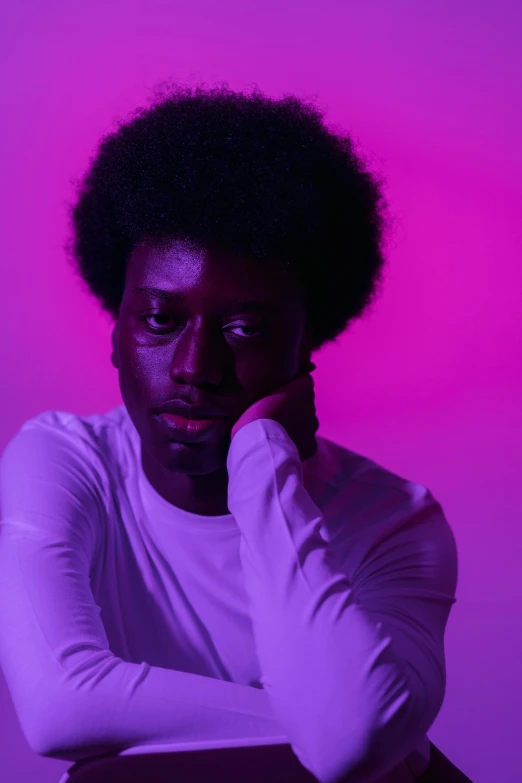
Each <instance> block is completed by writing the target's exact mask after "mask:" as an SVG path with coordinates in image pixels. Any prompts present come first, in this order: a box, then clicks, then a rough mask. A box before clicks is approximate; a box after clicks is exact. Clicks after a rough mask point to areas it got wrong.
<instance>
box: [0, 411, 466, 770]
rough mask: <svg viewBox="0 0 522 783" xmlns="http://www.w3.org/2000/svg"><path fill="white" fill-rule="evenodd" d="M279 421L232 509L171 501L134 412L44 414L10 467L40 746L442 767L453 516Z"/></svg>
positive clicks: (1, 628)
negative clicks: (438, 754) (269, 752)
mask: <svg viewBox="0 0 522 783" xmlns="http://www.w3.org/2000/svg"><path fill="white" fill-rule="evenodd" d="M317 441H318V446H319V448H318V451H317V453H316V454H315V455H314V457H312V458H311V459H309V460H307V461H306V462H305V463H301V461H300V459H299V455H298V452H297V448H296V446H295V444H294V443H293V441H292V440H291V439H290V437H289V436H288V435H287V433H286V431H285V429H284V428H283V427H282V426H281V425H280V424H278V423H277V422H275V421H272V420H270V419H262V420H257V421H254V422H251V423H249V424H248V425H246V426H245V427H243V428H242V429H241V430H240V431H239V432H238V433H236V435H235V436H234V438H233V440H232V443H231V446H230V449H229V454H228V460H227V468H228V474H229V487H228V508H229V509H230V512H231V513H230V514H227V515H223V516H213V517H210V516H199V515H197V514H193V513H189V512H187V511H184V510H182V509H179V508H177V507H175V506H173V505H172V504H170V503H168V502H167V501H166V500H165V499H164V498H163V497H161V496H160V495H159V494H158V493H157V492H156V491H155V490H154V488H153V487H152V486H151V484H150V483H149V482H148V480H147V478H146V476H145V474H144V472H143V468H142V465H141V443H140V438H139V435H138V433H137V431H136V429H135V427H134V425H133V424H132V421H131V419H130V418H129V416H128V413H127V411H126V408H125V406H124V405H121V406H118V407H116V408H114V409H113V410H111V411H109V412H108V413H105V414H94V415H91V416H87V417H81V416H77V415H75V414H72V413H66V412H62V411H48V412H45V413H42V414H40V415H39V416H36V417H35V418H33V419H30V420H29V421H27V422H26V423H25V424H23V426H22V427H21V429H20V430H19V431H18V432H17V434H16V435H15V436H14V437H13V438H12V439H11V440H10V442H9V443H8V445H7V447H6V448H5V450H4V452H3V455H2V458H1V460H0V503H1V512H2V516H1V525H0V666H1V668H2V670H3V673H4V676H5V680H6V682H7V686H8V688H9V691H10V694H11V697H12V700H13V704H14V707H15V710H16V713H17V716H18V719H19V721H20V725H21V728H22V731H23V732H24V735H25V737H26V739H27V741H28V743H29V745H30V746H31V748H32V749H33V750H34V751H35V752H37V753H39V754H40V755H45V756H51V757H56V758H61V759H66V760H73V761H74V760H77V759H81V758H86V757H88V756H92V755H95V754H98V753H105V752H108V751H111V750H113V751H114V752H118V751H120V750H122V749H125V748H129V747H131V746H143V745H154V744H156V745H157V744H162V743H170V744H172V743H177V744H178V745H179V747H183V746H188V745H187V743H194V742H205V741H207V742H210V741H215V742H216V743H217V744H218V745H219V744H222V745H227V744H230V745H232V744H234V743H235V742H237V741H238V740H241V741H245V740H246V741H247V742H252V743H257V742H260V741H261V742H267V743H270V742H276V743H277V742H280V743H290V744H291V747H292V749H293V751H294V752H295V754H296V755H297V757H298V758H299V759H300V761H301V762H302V764H303V765H304V766H305V767H307V768H308V769H309V770H310V771H311V772H312V774H314V775H315V776H316V777H317V778H318V780H320V781H321V782H322V783H331V782H333V781H337V780H339V779H340V778H341V777H342V776H343V775H347V776H348V777H347V778H346V780H347V781H353V783H358V781H367V780H376V781H377V780H379V777H380V776H381V775H384V774H385V773H386V772H387V771H388V770H390V769H392V768H393V767H394V766H395V765H397V764H399V763H400V762H401V760H405V761H406V764H407V765H408V766H409V767H410V768H411V769H412V771H413V773H414V774H419V773H420V772H421V771H422V770H423V768H424V767H425V765H426V763H427V758H428V752H429V741H428V739H427V736H426V732H427V730H428V729H429V728H430V726H431V725H432V723H433V721H434V720H435V718H436V716H437V714H438V712H439V710H440V708H441V705H442V702H443V698H444V693H445V683H446V671H445V655H444V632H445V627H446V623H447V620H448V617H449V613H450V609H451V606H452V605H453V604H454V603H455V600H456V599H455V591H456V586H457V548H456V542H455V538H454V535H453V533H452V530H451V528H450V526H449V524H448V522H447V520H446V519H445V516H444V513H443V511H442V509H441V506H440V504H439V503H438V502H437V501H436V500H435V499H434V497H433V495H432V494H431V493H430V492H429V490H427V489H426V488H425V487H423V486H421V485H420V484H417V483H413V482H411V481H407V480H405V479H403V478H400V477H399V476H397V475H395V474H393V473H391V472H390V471H388V470H386V469H385V468H383V467H381V466H379V465H378V464H377V463H375V462H374V461H372V460H370V459H367V458H365V457H363V456H361V455H359V454H356V453H355V452H353V451H350V450H348V449H346V448H344V447H342V446H340V445H337V444H335V443H333V442H331V441H329V440H327V439H325V438H322V437H320V436H318V437H317Z"/></svg>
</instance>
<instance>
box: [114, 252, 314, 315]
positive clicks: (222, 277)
mask: <svg viewBox="0 0 522 783" xmlns="http://www.w3.org/2000/svg"><path fill="white" fill-rule="evenodd" d="M126 284H127V285H126V287H127V288H128V289H130V291H131V292H132V291H134V290H135V288H136V287H154V288H160V289H163V290H167V291H172V292H176V291H186V292H190V291H192V290H194V291H196V290H197V291H198V292H203V291H204V289H207V290H209V291H210V292H211V293H212V296H213V298H218V297H219V296H220V294H223V295H225V296H233V295H236V294H237V295H241V296H244V295H246V294H248V295H249V297H250V298H252V296H253V295H257V296H258V297H262V298H263V299H272V300H273V301H281V302H286V303H287V304H289V303H290V300H296V301H298V300H300V299H301V296H300V287H299V285H298V282H297V279H296V277H295V275H294V274H293V272H292V271H291V270H290V269H287V268H285V267H283V266H282V265H281V264H278V263H276V262H273V261H259V260H257V259H254V258H251V257H246V256H239V255H237V254H235V253H232V252H230V251H228V250H225V249H223V248H219V247H216V246H213V247H211V246H207V247H203V246H200V245H196V244H193V243H190V242H188V241H183V240H163V241H161V242H160V241H157V240H143V241H142V242H140V243H139V244H138V245H136V246H135V248H134V249H133V251H132V253H131V255H130V257H129V262H128V266H127V274H126Z"/></svg>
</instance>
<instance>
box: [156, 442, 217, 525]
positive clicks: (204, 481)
mask: <svg viewBox="0 0 522 783" xmlns="http://www.w3.org/2000/svg"><path fill="white" fill-rule="evenodd" d="M141 464H142V467H143V472H144V473H145V476H146V477H147V480H148V481H149V483H150V484H151V485H152V487H153V488H154V489H155V490H156V492H157V493H158V494H159V495H161V497H162V498H164V499H165V500H166V501H167V502H168V503H171V504H172V505H173V506H175V507H176V508H181V509H182V510H183V511H189V512H190V513H191V514H199V515H200V516H209V517H214V516H222V515H223V514H229V513H230V511H229V509H228V471H227V468H226V465H225V466H223V468H221V469H220V470H217V471H215V472H214V473H207V474H205V475H202V476H192V475H188V474H186V473H175V472H170V471H166V470H164V469H162V468H161V466H160V465H157V463H154V464H153V463H152V461H151V460H150V457H149V456H148V455H147V453H146V452H145V451H144V450H143V449H142V453H141Z"/></svg>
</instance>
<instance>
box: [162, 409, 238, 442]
mask: <svg viewBox="0 0 522 783" xmlns="http://www.w3.org/2000/svg"><path fill="white" fill-rule="evenodd" d="M156 418H157V419H158V420H159V421H160V422H161V423H162V425H163V427H164V428H165V429H166V431H169V432H170V433H171V434H174V435H177V436H182V437H186V438H188V439H189V441H192V440H195V439H197V438H198V437H199V436H201V435H204V434H206V433H207V432H209V431H211V430H212V429H213V428H215V427H217V426H218V425H219V423H220V422H222V421H223V417H222V416H216V417H214V418H207V419H187V418H186V417H185V416H179V415H178V414H177V413H159V414H157V416H156Z"/></svg>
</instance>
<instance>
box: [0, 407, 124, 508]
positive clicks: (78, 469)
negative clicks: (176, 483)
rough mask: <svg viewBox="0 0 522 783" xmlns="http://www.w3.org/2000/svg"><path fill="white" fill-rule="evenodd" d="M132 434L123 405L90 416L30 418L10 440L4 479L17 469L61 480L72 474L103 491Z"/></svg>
mask: <svg viewBox="0 0 522 783" xmlns="http://www.w3.org/2000/svg"><path fill="white" fill-rule="evenodd" d="M128 430H129V426H128V415H127V414H126V411H125V409H124V406H123V405H121V406H118V407H116V408H113V409H112V410H110V411H108V412H107V413H103V414H92V415H89V416H81V415H79V414H76V413H72V412H69V411H61V410H49V411H44V412H42V413H40V414H38V415H37V416H33V417H32V418H30V419H27V420H26V421H25V422H24V423H23V424H22V425H21V426H20V428H19V429H18V431H17V432H15V434H14V435H13V436H12V438H11V439H10V440H9V441H8V443H7V445H6V446H5V448H4V450H3V452H2V455H1V458H0V466H1V471H2V473H3V474H4V478H5V473H6V472H10V469H11V468H12V469H13V470H17V471H18V473H20V471H22V470H23V471H24V472H25V473H31V472H33V473H38V475H42V476H43V475H44V474H45V475H46V476H50V475H51V474H54V475H56V476H57V478H58V476H59V475H61V473H64V475H65V471H67V474H68V476H69V477H70V479H71V480H72V479H73V478H74V480H75V482H76V483H88V484H89V485H90V487H91V489H94V490H95V491H98V492H99V493H103V490H104V485H105V483H106V479H107V475H108V474H109V473H111V472H112V471H113V470H114V468H115V465H116V464H117V463H118V461H119V459H120V457H121V454H122V453H124V452H125V448H124V446H122V441H124V440H125V437H126V436H127V437H129V435H128ZM3 483H4V484H5V482H3Z"/></svg>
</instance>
